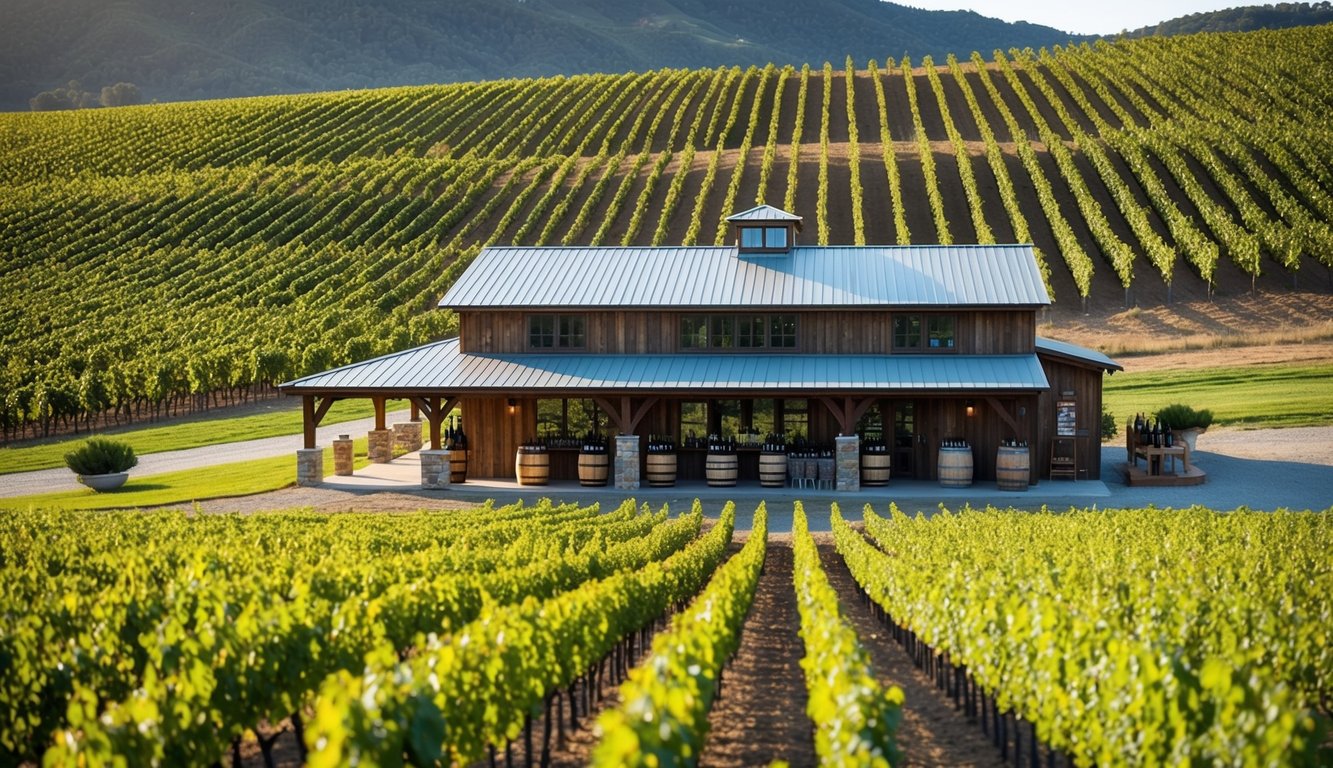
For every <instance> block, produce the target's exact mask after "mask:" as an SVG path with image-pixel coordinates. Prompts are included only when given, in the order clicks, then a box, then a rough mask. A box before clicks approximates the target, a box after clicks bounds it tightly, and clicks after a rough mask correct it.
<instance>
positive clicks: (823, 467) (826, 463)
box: [815, 459, 837, 490]
mask: <svg viewBox="0 0 1333 768" xmlns="http://www.w3.org/2000/svg"><path fill="white" fill-rule="evenodd" d="M816 461H817V462H818V463H817V466H818V472H819V476H818V479H817V480H816V483H815V487H817V488H828V489H829V490H832V489H833V487H834V486H835V485H836V484H837V477H836V475H837V467H836V465H835V463H834V461H833V459H816Z"/></svg>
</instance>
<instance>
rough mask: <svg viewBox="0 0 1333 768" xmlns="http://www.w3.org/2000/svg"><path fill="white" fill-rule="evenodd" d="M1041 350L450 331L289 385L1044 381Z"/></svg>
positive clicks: (937, 388)
mask: <svg viewBox="0 0 1333 768" xmlns="http://www.w3.org/2000/svg"><path fill="white" fill-rule="evenodd" d="M1048 386H1049V385H1048V382H1047V379H1046V374H1045V373H1044V372H1043V370H1042V367H1041V363H1040V361H1039V360H1038V359H1037V356H1036V355H1035V354H1027V355H958V354H903V355H799V354H708V353H704V354H673V355H594V354H578V353H566V354H505V355H498V354H467V353H464V352H462V351H461V350H460V349H459V343H458V339H456V338H455V339H445V340H443V341H437V342H434V343H432V344H426V345H425V346H421V347H416V348H415V349H408V350H404V351H402V352H396V353H393V354H390V355H385V356H383V357H378V358H375V359H373V360H366V361H364V362H360V363H353V364H351V365H346V366H343V367H341V368H335V369H333V370H330V371H325V372H323V373H317V374H313V375H310V376H306V377H303V378H300V379H296V380H295V381H289V382H287V383H285V384H283V385H282V389H283V391H285V392H287V393H288V394H293V395H394V394H401V395H415V394H428V393H429V394H444V393H449V394H461V393H473V392H490V393H495V394H503V393H514V394H525V393H534V394H575V393H609V392H616V393H631V392H637V393H648V392H651V393H657V394H666V393H670V392H679V393H682V394H688V393H692V392H713V393H718V392H728V393H737V394H741V393H753V394H756V395H760V394H763V393H778V392H788V391H810V392H817V393H819V394H829V393H834V392H837V393H850V392H882V393H893V392H959V393H962V392H970V391H978V390H985V391H1039V390H1044V389H1046V388H1047V387H1048Z"/></svg>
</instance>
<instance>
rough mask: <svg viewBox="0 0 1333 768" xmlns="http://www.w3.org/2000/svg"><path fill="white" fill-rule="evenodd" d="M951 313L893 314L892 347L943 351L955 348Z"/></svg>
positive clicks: (905, 349) (922, 350)
mask: <svg viewBox="0 0 1333 768" xmlns="http://www.w3.org/2000/svg"><path fill="white" fill-rule="evenodd" d="M955 347H956V345H955V338H954V316H953V315H894V316H893V348H894V350H897V351H920V352H943V351H949V350H953V349H955Z"/></svg>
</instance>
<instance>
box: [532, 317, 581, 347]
mask: <svg viewBox="0 0 1333 768" xmlns="http://www.w3.org/2000/svg"><path fill="white" fill-rule="evenodd" d="M586 326H587V320H586V319H585V318H584V317H583V315H529V316H528V347H529V348H531V349H583V348H584V347H586V346H587V327H586Z"/></svg>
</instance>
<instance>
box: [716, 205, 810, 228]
mask: <svg viewBox="0 0 1333 768" xmlns="http://www.w3.org/2000/svg"><path fill="white" fill-rule="evenodd" d="M727 221H794V222H796V223H798V224H799V223H800V222H801V217H800V216H797V215H796V214H794V213H787V212H786V211H784V210H782V209H781V208H774V207H773V206H771V205H756V206H755V207H753V208H751V209H750V210H748V211H741V212H740V213H733V214H731V215H730V216H728V217H727Z"/></svg>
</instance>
